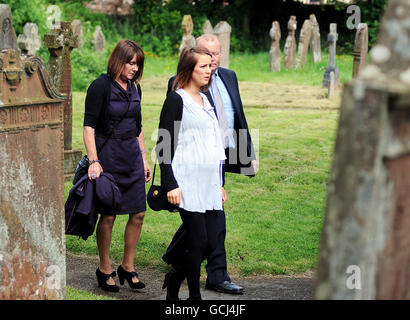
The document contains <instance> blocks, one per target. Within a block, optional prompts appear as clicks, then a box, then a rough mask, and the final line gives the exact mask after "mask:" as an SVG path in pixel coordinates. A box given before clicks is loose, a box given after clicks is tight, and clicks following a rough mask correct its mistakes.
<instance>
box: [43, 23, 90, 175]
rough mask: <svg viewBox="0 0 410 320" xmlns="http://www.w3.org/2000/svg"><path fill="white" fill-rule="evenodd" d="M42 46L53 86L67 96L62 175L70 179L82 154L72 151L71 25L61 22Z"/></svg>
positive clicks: (73, 41) (73, 44)
mask: <svg viewBox="0 0 410 320" xmlns="http://www.w3.org/2000/svg"><path fill="white" fill-rule="evenodd" d="M44 46H45V47H46V48H48V50H49V51H50V58H49V61H48V65H49V69H50V72H51V76H52V78H53V80H54V84H55V86H56V88H57V90H59V91H60V92H62V93H64V94H66V95H67V99H65V100H64V174H65V176H66V179H70V178H71V177H72V175H73V174H74V172H75V168H76V166H77V163H78V161H80V159H81V157H82V154H81V151H79V150H72V130H73V124H72V122H73V107H72V92H71V52H72V50H73V49H74V48H77V47H78V38H77V37H76V36H74V35H73V32H72V29H71V23H70V22H65V21H61V22H60V23H59V24H57V25H56V26H55V28H52V29H51V30H50V33H49V34H46V35H44Z"/></svg>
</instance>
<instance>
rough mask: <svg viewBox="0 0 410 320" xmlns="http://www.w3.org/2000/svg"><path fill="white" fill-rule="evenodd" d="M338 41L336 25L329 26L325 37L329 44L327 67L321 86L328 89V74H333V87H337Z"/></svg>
mask: <svg viewBox="0 0 410 320" xmlns="http://www.w3.org/2000/svg"><path fill="white" fill-rule="evenodd" d="M337 39H338V34H337V24H336V23H331V24H330V32H329V35H328V37H327V41H328V42H329V65H328V66H327V67H326V69H325V74H324V76H323V82H322V84H323V86H324V87H328V86H329V84H330V72H334V74H335V85H336V86H338V85H339V69H338V68H337V67H336V42H337Z"/></svg>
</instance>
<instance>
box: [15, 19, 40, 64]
mask: <svg viewBox="0 0 410 320" xmlns="http://www.w3.org/2000/svg"><path fill="white" fill-rule="evenodd" d="M17 44H18V46H19V48H20V50H21V53H22V54H25V55H29V56H35V55H36V53H37V51H38V50H40V48H41V38H40V36H39V35H38V27H37V25H36V24H35V23H31V22H28V23H26V24H25V25H24V28H23V34H20V35H19V36H18V38H17Z"/></svg>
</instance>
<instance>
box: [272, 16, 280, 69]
mask: <svg viewBox="0 0 410 320" xmlns="http://www.w3.org/2000/svg"><path fill="white" fill-rule="evenodd" d="M269 36H270V37H271V39H272V44H271V47H270V52H269V56H270V71H272V72H274V71H280V58H281V53H280V46H279V41H280V37H281V34H280V25H279V22H278V21H273V22H272V28H271V29H270V31H269Z"/></svg>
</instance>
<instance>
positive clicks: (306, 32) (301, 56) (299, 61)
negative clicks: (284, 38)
mask: <svg viewBox="0 0 410 320" xmlns="http://www.w3.org/2000/svg"><path fill="white" fill-rule="evenodd" d="M311 38H312V24H311V23H310V20H305V21H304V22H303V25H302V29H300V36H299V47H298V55H297V57H296V68H300V67H302V66H304V64H305V63H306V57H307V53H308V50H309V44H310V42H311Z"/></svg>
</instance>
